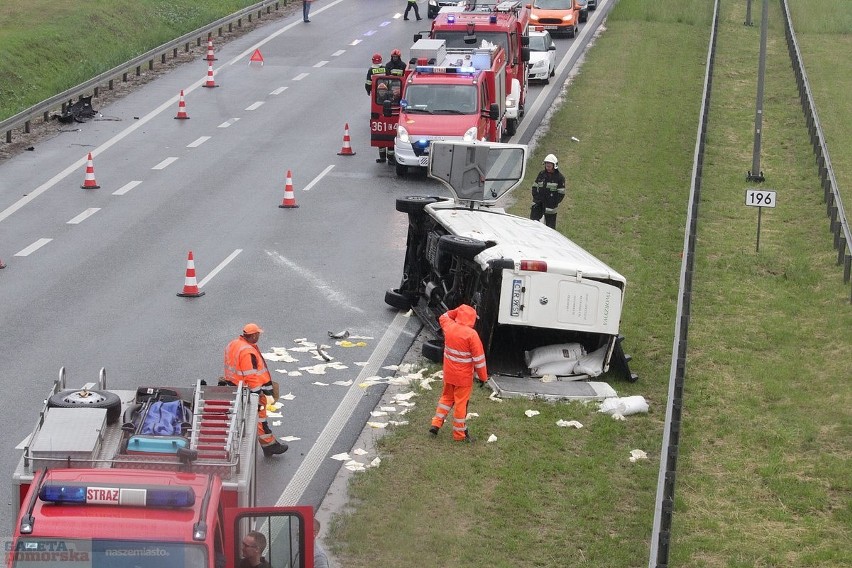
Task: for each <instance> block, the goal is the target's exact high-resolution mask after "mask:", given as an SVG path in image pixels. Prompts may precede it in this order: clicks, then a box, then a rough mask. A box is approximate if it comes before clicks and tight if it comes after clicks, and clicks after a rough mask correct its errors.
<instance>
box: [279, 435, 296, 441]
mask: <svg viewBox="0 0 852 568" xmlns="http://www.w3.org/2000/svg"><path fill="white" fill-rule="evenodd" d="M278 439H279V440H281V441H282V442H295V441H296V440H301V438H298V437H296V436H279V438H278Z"/></svg>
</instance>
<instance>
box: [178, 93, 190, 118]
mask: <svg viewBox="0 0 852 568" xmlns="http://www.w3.org/2000/svg"><path fill="white" fill-rule="evenodd" d="M175 118H176V119H180V120H185V119H187V118H189V115H188V114H186V101H185V100H184V98H183V89H181V90H180V100H179V101H178V112H177V116H175Z"/></svg>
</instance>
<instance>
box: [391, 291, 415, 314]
mask: <svg viewBox="0 0 852 568" xmlns="http://www.w3.org/2000/svg"><path fill="white" fill-rule="evenodd" d="M415 300H416V298H412V297H411V295H410V294H405V293H404V292H400V291H399V289H398V288H395V289H393V290H388V291H387V292H385V303H386V304H387V305H389V306H390V307H392V308H396V309H398V310H402V311H408V310H410V309H411V306H412V305H414V302H415Z"/></svg>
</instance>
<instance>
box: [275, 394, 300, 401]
mask: <svg viewBox="0 0 852 568" xmlns="http://www.w3.org/2000/svg"><path fill="white" fill-rule="evenodd" d="M278 398H280V399H281V400H293V399H295V398H296V396H295V395H294V394H293V393H292V392H288V393H287V394H282V395H281V396H279V397H278Z"/></svg>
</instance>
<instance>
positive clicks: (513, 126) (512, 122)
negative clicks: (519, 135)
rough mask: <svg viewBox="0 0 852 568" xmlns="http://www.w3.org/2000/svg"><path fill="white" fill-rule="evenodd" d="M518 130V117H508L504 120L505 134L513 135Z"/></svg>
mask: <svg viewBox="0 0 852 568" xmlns="http://www.w3.org/2000/svg"><path fill="white" fill-rule="evenodd" d="M517 131H518V119H517V118H510V119H509V120H507V121H506V134H508V135H509V136H514V135H515V132H517Z"/></svg>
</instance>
